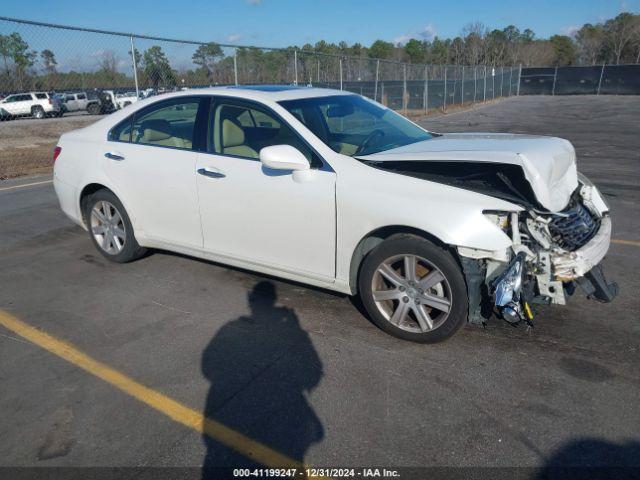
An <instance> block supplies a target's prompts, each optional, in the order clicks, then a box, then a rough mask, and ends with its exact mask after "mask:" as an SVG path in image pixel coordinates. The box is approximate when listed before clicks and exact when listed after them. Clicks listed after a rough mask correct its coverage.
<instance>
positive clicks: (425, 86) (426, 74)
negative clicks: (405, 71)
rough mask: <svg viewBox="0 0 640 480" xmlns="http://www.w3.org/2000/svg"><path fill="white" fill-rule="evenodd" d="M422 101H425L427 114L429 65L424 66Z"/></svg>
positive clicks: (426, 112) (425, 112)
mask: <svg viewBox="0 0 640 480" xmlns="http://www.w3.org/2000/svg"><path fill="white" fill-rule="evenodd" d="M422 102H423V103H424V114H425V115H427V114H428V113H429V65H425V66H424V98H423V99H422Z"/></svg>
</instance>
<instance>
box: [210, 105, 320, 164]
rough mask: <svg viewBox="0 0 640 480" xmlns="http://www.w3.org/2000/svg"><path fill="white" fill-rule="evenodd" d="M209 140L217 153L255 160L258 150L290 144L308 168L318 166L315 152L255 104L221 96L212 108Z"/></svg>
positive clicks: (258, 153)
mask: <svg viewBox="0 0 640 480" xmlns="http://www.w3.org/2000/svg"><path fill="white" fill-rule="evenodd" d="M211 114H212V116H213V121H212V122H211V125H212V128H211V132H210V135H209V136H210V138H209V144H210V145H211V149H212V150H213V152H215V153H217V154H219V155H228V156H233V157H240V158H246V159H251V160H258V159H259V158H260V150H262V149H263V148H264V147H269V146H273V145H291V146H292V147H295V148H296V149H298V150H299V151H300V152H302V154H303V155H304V156H305V157H306V158H307V160H309V163H310V164H311V168H320V167H322V161H321V160H320V158H319V157H318V156H317V155H316V153H315V152H314V151H313V150H311V148H309V147H308V146H307V144H306V143H305V142H304V141H303V140H302V139H301V138H300V137H299V136H298V134H297V133H295V132H294V131H293V130H292V129H291V127H289V126H288V125H286V124H285V123H283V122H282V121H280V120H279V119H278V118H276V116H275V115H274V114H272V113H270V112H269V111H268V110H267V109H262V108H260V107H258V106H255V105H249V104H245V103H244V102H235V101H233V100H222V101H220V102H215V103H214V106H213V109H212V113H211Z"/></svg>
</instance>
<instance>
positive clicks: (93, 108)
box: [87, 103, 100, 115]
mask: <svg viewBox="0 0 640 480" xmlns="http://www.w3.org/2000/svg"><path fill="white" fill-rule="evenodd" d="M87 113H88V114H89V115H100V105H98V104H97V103H92V104H90V105H89V106H88V107H87Z"/></svg>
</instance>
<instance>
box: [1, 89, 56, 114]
mask: <svg viewBox="0 0 640 480" xmlns="http://www.w3.org/2000/svg"><path fill="white" fill-rule="evenodd" d="M60 115H62V107H61V105H60V102H59V101H58V100H57V99H55V98H54V96H53V95H51V94H49V93H47V92H27V93H15V94H13V95H9V96H8V97H6V98H4V99H2V100H1V101H0V117H2V119H4V120H9V119H11V118H15V117H24V116H32V117H34V118H45V117H48V116H60Z"/></svg>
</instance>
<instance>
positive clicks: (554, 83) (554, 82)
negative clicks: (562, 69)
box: [551, 65, 558, 95]
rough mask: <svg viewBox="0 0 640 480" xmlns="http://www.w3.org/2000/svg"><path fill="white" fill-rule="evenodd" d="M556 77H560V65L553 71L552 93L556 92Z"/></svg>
mask: <svg viewBox="0 0 640 480" xmlns="http://www.w3.org/2000/svg"><path fill="white" fill-rule="evenodd" d="M556 78H558V66H557V65H556V69H555V71H554V72H553V86H552V87H551V95H555V94H556Z"/></svg>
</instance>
